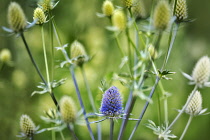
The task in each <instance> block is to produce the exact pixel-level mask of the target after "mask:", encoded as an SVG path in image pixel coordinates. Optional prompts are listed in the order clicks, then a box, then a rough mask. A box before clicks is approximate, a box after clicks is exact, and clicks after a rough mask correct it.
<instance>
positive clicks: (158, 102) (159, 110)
mask: <svg viewBox="0 0 210 140" xmlns="http://www.w3.org/2000/svg"><path fill="white" fill-rule="evenodd" d="M157 104H158V105H157V109H158V121H159V126H160V125H161V120H162V119H161V103H160V95H159V93H157Z"/></svg>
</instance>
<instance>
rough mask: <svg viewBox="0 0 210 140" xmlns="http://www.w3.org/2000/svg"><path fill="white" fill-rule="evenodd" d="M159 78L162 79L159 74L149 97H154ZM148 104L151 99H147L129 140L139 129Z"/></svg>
mask: <svg viewBox="0 0 210 140" xmlns="http://www.w3.org/2000/svg"><path fill="white" fill-rule="evenodd" d="M159 80H160V77H159V76H157V77H156V80H155V84H154V86H153V87H152V90H151V92H150V95H149V98H150V99H152V96H153V94H154V92H155V89H156V87H157V85H158V82H159ZM148 105H149V101H147V102H146V103H145V105H144V108H143V110H142V112H141V114H140V115H139V120H138V121H137V123H136V125H135V127H134V129H133V131H132V133H131V135H130V137H129V140H131V139H132V137H133V135H134V133H135V132H136V130H137V128H138V126H139V124H140V122H141V120H142V118H143V116H144V113H145V112H146V110H147V107H148Z"/></svg>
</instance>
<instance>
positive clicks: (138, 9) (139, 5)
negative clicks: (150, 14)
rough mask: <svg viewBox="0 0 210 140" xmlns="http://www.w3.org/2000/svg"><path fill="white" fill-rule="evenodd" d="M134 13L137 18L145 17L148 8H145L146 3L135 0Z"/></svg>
mask: <svg viewBox="0 0 210 140" xmlns="http://www.w3.org/2000/svg"><path fill="white" fill-rule="evenodd" d="M131 10H132V13H133V15H134V16H135V17H136V18H137V19H141V18H145V17H146V10H145V8H144V3H143V1H142V0H135V1H134V5H133V7H132V8H131Z"/></svg>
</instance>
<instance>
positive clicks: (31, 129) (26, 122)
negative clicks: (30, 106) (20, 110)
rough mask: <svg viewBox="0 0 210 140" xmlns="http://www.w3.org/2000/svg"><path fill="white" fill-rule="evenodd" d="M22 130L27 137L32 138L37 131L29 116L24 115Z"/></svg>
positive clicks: (21, 120)
mask: <svg viewBox="0 0 210 140" xmlns="http://www.w3.org/2000/svg"><path fill="white" fill-rule="evenodd" d="M20 129H21V132H22V133H23V134H25V135H26V136H27V137H31V136H33V134H34V133H35V131H36V126H35V124H34V122H33V121H32V120H31V118H30V117H29V116H28V115H22V116H21V118H20Z"/></svg>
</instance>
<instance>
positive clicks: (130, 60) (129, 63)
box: [126, 28, 132, 75]
mask: <svg viewBox="0 0 210 140" xmlns="http://www.w3.org/2000/svg"><path fill="white" fill-rule="evenodd" d="M126 36H127V42H128V45H127V46H128V66H129V69H130V72H132V59H131V47H130V35H129V30H128V28H127V29H126ZM131 75H132V73H131Z"/></svg>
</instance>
